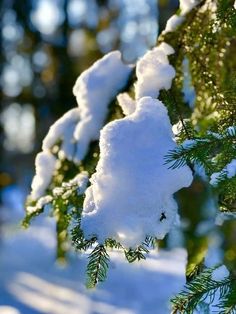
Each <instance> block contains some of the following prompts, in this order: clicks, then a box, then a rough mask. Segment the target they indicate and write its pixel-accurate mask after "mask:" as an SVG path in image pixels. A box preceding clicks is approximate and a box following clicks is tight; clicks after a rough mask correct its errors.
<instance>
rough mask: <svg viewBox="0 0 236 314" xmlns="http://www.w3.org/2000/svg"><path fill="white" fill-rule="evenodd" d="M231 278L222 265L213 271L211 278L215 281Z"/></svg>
mask: <svg viewBox="0 0 236 314" xmlns="http://www.w3.org/2000/svg"><path fill="white" fill-rule="evenodd" d="M228 276H229V271H228V269H227V267H226V266H225V265H221V266H219V267H217V268H216V269H214V270H213V272H212V274H211V278H212V280H214V281H222V280H224V279H226V278H227V277H228Z"/></svg>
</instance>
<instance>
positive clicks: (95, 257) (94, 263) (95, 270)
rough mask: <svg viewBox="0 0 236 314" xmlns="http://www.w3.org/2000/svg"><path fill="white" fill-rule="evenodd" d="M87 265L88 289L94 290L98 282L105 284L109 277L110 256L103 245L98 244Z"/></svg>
mask: <svg viewBox="0 0 236 314" xmlns="http://www.w3.org/2000/svg"><path fill="white" fill-rule="evenodd" d="M88 258H89V263H88V265H87V276H88V278H87V284H86V285H87V287H88V288H94V287H95V286H96V285H97V283H98V282H103V281H104V280H105V279H106V276H107V270H108V264H109V260H110V259H109V255H108V254H107V251H106V249H105V247H104V246H103V245H100V244H98V245H97V246H96V247H95V248H94V249H93V251H92V252H91V253H90V255H89V257H88Z"/></svg>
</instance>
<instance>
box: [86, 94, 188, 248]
mask: <svg viewBox="0 0 236 314" xmlns="http://www.w3.org/2000/svg"><path fill="white" fill-rule="evenodd" d="M171 128H172V126H171V124H170V120H169V117H168V113H167V109H166V108H165V106H164V105H163V103H162V102H161V101H159V100H156V99H153V98H151V97H144V98H141V99H140V100H139V101H138V102H137V104H136V110H135V112H134V113H132V114H131V115H128V116H127V117H125V118H123V119H120V120H115V121H112V122H110V123H109V124H107V125H106V126H105V127H104V128H103V129H102V131H101V137H100V159H99V162H98V165H97V168H96V172H95V173H94V174H93V175H92V177H91V179H90V181H91V186H90V187H89V188H88V189H87V190H86V193H85V195H86V196H85V201H84V207H83V214H82V221H81V227H82V229H83V231H84V236H85V238H87V239H89V238H91V237H92V236H96V237H97V239H98V242H99V243H103V242H104V240H105V239H106V238H113V239H115V240H117V241H118V242H120V243H121V244H122V245H123V246H125V247H136V246H137V245H139V244H141V243H142V242H143V241H144V240H145V237H146V236H147V235H150V236H154V237H157V238H159V239H162V238H163V237H164V236H165V234H166V233H167V232H168V231H169V229H170V227H171V226H172V224H173V223H174V222H175V220H176V215H177V204H176V201H175V200H174V198H173V194H174V193H175V192H177V191H178V190H179V189H181V188H183V187H187V186H189V185H190V184H191V182H192V173H191V171H190V169H189V168H188V167H187V166H184V167H182V168H178V169H168V165H165V160H164V156H165V155H166V154H167V152H168V151H169V150H171V149H174V148H175V147H176V143H175V142H174V139H173V138H174V136H173V133H172V130H171Z"/></svg>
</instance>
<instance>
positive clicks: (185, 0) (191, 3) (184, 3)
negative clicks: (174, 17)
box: [179, 0, 199, 15]
mask: <svg viewBox="0 0 236 314" xmlns="http://www.w3.org/2000/svg"><path fill="white" fill-rule="evenodd" d="M198 3H199V1H198V0H179V7H180V10H181V15H186V14H187V13H189V12H190V11H191V10H192V9H193V8H194V7H196V5H198Z"/></svg>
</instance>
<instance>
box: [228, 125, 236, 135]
mask: <svg viewBox="0 0 236 314" xmlns="http://www.w3.org/2000/svg"><path fill="white" fill-rule="evenodd" d="M227 132H228V134H229V135H231V136H234V135H235V134H236V126H235V125H234V126H229V127H228V128H227Z"/></svg>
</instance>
